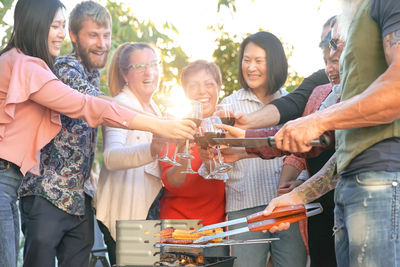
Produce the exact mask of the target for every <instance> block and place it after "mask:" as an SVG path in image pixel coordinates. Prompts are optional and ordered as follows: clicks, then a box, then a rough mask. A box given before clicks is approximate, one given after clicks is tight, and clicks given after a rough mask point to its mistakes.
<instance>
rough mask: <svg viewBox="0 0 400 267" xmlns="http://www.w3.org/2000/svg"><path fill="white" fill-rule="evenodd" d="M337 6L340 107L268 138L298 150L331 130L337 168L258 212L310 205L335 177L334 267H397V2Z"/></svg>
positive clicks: (399, 17)
mask: <svg viewBox="0 0 400 267" xmlns="http://www.w3.org/2000/svg"><path fill="white" fill-rule="evenodd" d="M344 7H345V8H344V12H343V15H342V17H341V18H340V23H341V25H340V29H341V30H342V31H343V35H344V36H345V38H346V37H347V42H346V45H345V48H344V50H343V53H342V56H341V62H340V68H341V75H340V76H341V84H342V93H341V101H342V102H340V103H338V104H335V105H333V106H331V107H329V108H327V109H325V110H323V111H320V112H317V113H314V114H311V115H309V116H307V117H303V118H300V119H297V120H295V121H292V122H289V123H287V124H286V125H285V126H284V127H283V128H282V129H281V130H280V131H279V132H278V133H277V134H276V136H275V140H276V142H277V147H278V148H280V149H282V150H287V151H292V152H304V151H308V150H310V149H311V147H310V145H309V143H310V141H311V140H312V139H315V138H317V137H318V136H320V135H321V134H322V133H324V132H325V131H328V130H336V142H337V146H336V150H337V152H336V167H335V166H334V165H333V163H334V161H335V160H333V161H330V162H328V163H327V165H326V166H325V168H324V171H326V173H325V174H323V173H319V174H317V176H316V177H314V178H315V179H314V178H313V179H312V180H311V181H308V182H307V183H304V184H303V185H301V186H300V187H299V188H297V189H295V190H293V191H292V192H293V193H292V192H291V193H289V195H290V196H285V197H284V201H282V199H283V198H282V199H279V200H278V199H276V200H273V201H272V205H271V206H270V207H268V208H267V210H266V212H265V214H268V213H269V212H270V211H271V210H272V209H273V208H274V207H275V206H280V205H285V204H288V203H291V204H298V203H304V202H308V201H311V200H312V199H313V198H314V197H318V195H320V194H321V193H323V192H324V191H326V190H327V189H329V188H331V187H332V185H333V184H334V183H335V180H336V179H337V177H338V175H337V174H340V178H339V181H338V183H337V185H336V191H335V203H336V207H335V226H334V234H335V249H336V259H337V263H338V265H339V266H400V257H399V256H398V255H400V243H399V234H400V221H399V218H400V214H399V212H400V208H399V207H400V190H399V185H400V120H399V118H400V105H399V104H398V99H399V98H400V76H399V71H400V1H398V0H355V1H351V0H346V1H344ZM334 43H335V40H332V42H331V44H332V45H333V46H335V44H334ZM312 185H314V187H313V186H312ZM315 185H316V186H315ZM300 189H302V191H301V190H300Z"/></svg>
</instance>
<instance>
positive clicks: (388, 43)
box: [383, 30, 400, 65]
mask: <svg viewBox="0 0 400 267" xmlns="http://www.w3.org/2000/svg"><path fill="white" fill-rule="evenodd" d="M383 49H384V51H385V58H386V62H387V63H388V65H390V64H391V63H393V62H394V59H395V56H398V53H399V50H400V30H397V31H394V32H392V33H389V34H388V35H386V36H385V38H383Z"/></svg>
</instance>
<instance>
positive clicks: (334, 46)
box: [329, 39, 338, 50]
mask: <svg viewBox="0 0 400 267" xmlns="http://www.w3.org/2000/svg"><path fill="white" fill-rule="evenodd" d="M329 49H332V50H337V49H338V46H337V43H336V41H335V40H334V39H331V40H330V41H329Z"/></svg>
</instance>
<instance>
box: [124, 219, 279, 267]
mask: <svg viewBox="0 0 400 267" xmlns="http://www.w3.org/2000/svg"><path fill="white" fill-rule="evenodd" d="M201 226H202V225H201V220H181V219H179V220H177V219H176V220H172V219H171V220H130V221H117V240H116V241H117V249H116V256H117V266H118V267H122V266H126V267H128V266H129V267H139V266H140V267H148V266H207V267H208V266H213V267H232V266H233V262H234V260H235V257H229V256H227V257H204V256H203V255H204V254H203V252H204V248H206V247H212V246H224V245H236V244H247V243H248V244H254V243H267V242H271V241H273V240H275V239H262V240H247V241H234V240H226V241H224V242H222V243H208V244H188V245H175V244H160V243H159V242H160V237H159V236H158V235H156V234H157V233H159V232H160V231H161V230H163V229H165V228H168V227H174V228H175V229H182V230H195V229H198V228H200V227H201ZM185 264H194V265H185Z"/></svg>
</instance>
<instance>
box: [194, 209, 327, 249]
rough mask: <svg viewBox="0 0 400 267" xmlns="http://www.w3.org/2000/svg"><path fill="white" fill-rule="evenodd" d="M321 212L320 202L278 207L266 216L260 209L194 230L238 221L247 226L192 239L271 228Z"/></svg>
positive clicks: (223, 225) (200, 239) (202, 241)
mask: <svg viewBox="0 0 400 267" xmlns="http://www.w3.org/2000/svg"><path fill="white" fill-rule="evenodd" d="M321 212H322V206H321V204H320V203H311V204H306V205H293V206H283V207H278V208H275V209H274V211H273V212H272V213H271V214H270V215H268V216H264V215H263V211H260V212H257V213H254V214H250V215H249V216H247V217H243V218H239V219H236V220H231V221H226V222H222V223H216V224H211V225H207V226H204V227H202V228H200V229H198V230H196V231H195V232H200V231H205V230H211V229H215V228H219V227H225V226H229V225H235V224H240V223H247V226H246V227H243V228H238V229H235V230H231V231H227V232H223V233H219V234H215V235H206V236H202V237H200V238H199V239H196V240H194V242H193V243H205V242H208V241H210V240H213V239H216V238H223V237H227V236H232V235H237V234H240V233H245V232H254V231H262V230H268V229H271V228H272V227H273V226H278V225H279V224H280V223H285V222H289V223H294V222H297V221H300V220H303V219H305V218H307V217H310V216H314V215H317V214H320V213H321Z"/></svg>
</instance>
